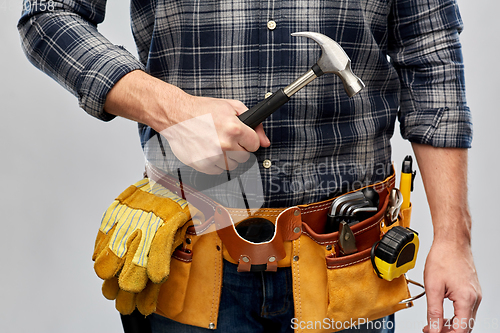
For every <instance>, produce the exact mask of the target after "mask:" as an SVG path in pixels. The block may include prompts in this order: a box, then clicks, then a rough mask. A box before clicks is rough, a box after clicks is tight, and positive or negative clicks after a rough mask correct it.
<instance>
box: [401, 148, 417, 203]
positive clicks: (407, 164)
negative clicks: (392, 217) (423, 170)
mask: <svg viewBox="0 0 500 333" xmlns="http://www.w3.org/2000/svg"><path fill="white" fill-rule="evenodd" d="M416 174H417V172H416V171H413V159H412V157H411V155H406V157H405V158H404V160H403V166H402V168H401V181H400V183H399V190H400V191H401V194H402V195H403V204H402V205H401V210H403V209H406V208H408V207H410V197H411V192H412V191H413V181H414V179H415V175H416Z"/></svg>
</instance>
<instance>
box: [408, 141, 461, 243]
mask: <svg viewBox="0 0 500 333" xmlns="http://www.w3.org/2000/svg"><path fill="white" fill-rule="evenodd" d="M413 150H414V152H415V155H416V158H417V162H418V166H419V169H420V173H421V175H422V180H423V183H424V187H425V191H426V194H427V200H428V202H429V208H430V211H431V216H432V221H433V226H434V239H435V240H440V241H452V242H456V243H458V244H460V245H470V238H471V235H470V229H471V217H470V213H469V207H468V200H467V149H462V148H435V147H432V146H429V145H422V144H415V143H414V144H413Z"/></svg>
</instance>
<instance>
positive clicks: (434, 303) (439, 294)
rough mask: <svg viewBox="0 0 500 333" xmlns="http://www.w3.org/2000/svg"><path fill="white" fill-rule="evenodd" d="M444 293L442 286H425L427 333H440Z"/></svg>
mask: <svg viewBox="0 0 500 333" xmlns="http://www.w3.org/2000/svg"><path fill="white" fill-rule="evenodd" d="M444 293H445V291H444V284H437V285H435V286H426V295H427V325H428V326H427V327H428V330H427V332H428V333H440V332H441V330H442V328H443V325H444V318H443V301H444ZM424 332H425V331H424Z"/></svg>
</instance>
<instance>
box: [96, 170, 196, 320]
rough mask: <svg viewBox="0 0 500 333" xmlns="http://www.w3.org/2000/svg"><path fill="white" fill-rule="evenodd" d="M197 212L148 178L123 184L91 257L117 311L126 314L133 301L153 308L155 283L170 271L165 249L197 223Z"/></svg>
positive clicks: (169, 251) (143, 307)
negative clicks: (125, 186)
mask: <svg viewBox="0 0 500 333" xmlns="http://www.w3.org/2000/svg"><path fill="white" fill-rule="evenodd" d="M191 213H193V219H191ZM200 218H202V215H201V213H199V212H198V211H197V210H196V209H195V208H194V207H188V202H187V201H185V200H184V199H182V198H180V197H178V196H177V195H175V194H174V193H172V192H171V191H169V190H167V189H166V188H164V187H163V186H161V185H159V184H157V183H154V182H150V181H149V180H148V179H144V180H141V181H139V182H137V183H135V184H134V185H132V186H130V187H129V188H127V189H126V190H125V191H124V192H123V193H122V194H120V195H119V196H118V198H117V199H116V200H115V201H114V202H113V203H112V204H111V206H109V208H108V209H107V210H106V212H105V213H104V215H103V218H102V221H101V226H100V228H99V231H98V234H97V238H96V242H95V247H94V254H93V256H92V260H94V261H95V264H94V270H95V272H96V274H97V275H98V276H99V277H100V278H101V279H103V280H104V283H103V289H102V292H103V295H104V296H105V297H106V298H108V299H115V300H116V302H115V304H116V308H117V310H118V311H119V312H120V313H122V314H130V313H131V312H132V311H133V310H134V309H135V307H136V306H137V308H138V309H139V311H140V312H141V313H142V314H144V315H149V314H150V313H152V312H153V311H154V310H155V308H156V300H157V297H158V292H159V290H160V286H161V284H162V283H163V282H164V281H165V280H166V279H167V278H168V275H169V273H170V259H171V255H172V253H173V251H174V250H175V249H176V247H178V246H179V245H180V244H182V242H183V239H184V238H185V234H186V230H187V227H188V226H189V225H192V224H193V220H194V221H196V224H198V223H200ZM188 222H189V223H188Z"/></svg>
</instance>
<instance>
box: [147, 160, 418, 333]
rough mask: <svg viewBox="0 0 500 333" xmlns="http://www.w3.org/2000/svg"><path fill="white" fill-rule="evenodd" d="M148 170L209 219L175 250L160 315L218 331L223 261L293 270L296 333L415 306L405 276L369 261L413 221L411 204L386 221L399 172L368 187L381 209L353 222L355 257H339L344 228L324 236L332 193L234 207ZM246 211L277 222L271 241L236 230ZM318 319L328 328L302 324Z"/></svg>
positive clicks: (358, 321)
mask: <svg viewBox="0 0 500 333" xmlns="http://www.w3.org/2000/svg"><path fill="white" fill-rule="evenodd" d="M148 175H149V177H150V178H151V179H153V180H154V181H156V182H158V183H160V184H161V185H163V186H165V187H166V188H167V189H169V190H171V191H172V192H174V193H177V195H179V196H182V197H186V196H187V197H188V198H189V199H188V201H189V202H190V203H191V204H193V205H194V206H195V207H196V208H197V209H198V210H200V211H201V212H203V214H204V215H205V218H206V219H205V222H204V223H202V224H200V225H197V226H191V227H190V228H189V229H188V231H187V239H186V240H185V241H184V243H183V245H182V246H181V247H179V248H178V249H177V250H176V251H175V252H174V255H173V260H172V263H171V274H170V277H169V279H168V280H167V281H166V282H165V283H164V285H163V286H162V289H161V291H160V295H159V299H158V306H157V311H156V312H157V313H158V314H160V315H163V316H166V317H168V318H171V319H173V320H176V321H179V322H181V323H185V324H190V325H195V326H200V327H205V328H212V329H214V328H216V327H217V313H218V304H219V300H220V290H221V284H222V260H223V259H225V260H228V261H230V262H233V263H235V264H237V265H238V270H239V271H242V272H245V271H252V270H267V271H275V270H277V267H291V269H292V276H293V294H294V306H295V318H294V320H296V323H297V326H296V327H294V328H296V331H297V332H332V331H338V330H342V329H346V328H348V327H351V326H353V325H358V324H361V323H363V322H362V321H368V320H374V319H378V318H381V317H384V316H386V315H389V314H392V313H394V312H396V311H399V310H401V309H404V308H407V307H410V306H412V303H411V299H410V293H409V290H408V283H409V282H408V280H406V277H405V276H404V275H402V276H400V277H399V278H397V279H394V280H393V281H390V282H389V281H386V280H382V279H380V278H378V277H377V275H376V274H375V273H374V271H373V267H372V265H371V261H370V251H371V247H372V245H373V244H374V243H375V242H377V241H378V240H380V239H381V236H383V234H385V232H387V231H388V230H389V229H390V228H392V227H393V226H396V225H401V226H404V227H408V226H409V222H410V215H411V206H410V207H409V208H408V209H406V210H404V211H402V212H400V214H399V216H398V219H397V221H396V222H394V223H392V224H391V225H389V223H387V222H386V220H385V219H386V214H385V212H386V209H387V206H388V201H389V195H388V194H389V192H390V191H391V189H392V188H393V187H394V183H395V176H394V174H393V175H392V176H390V177H388V178H387V179H385V180H384V181H382V182H379V183H377V184H374V185H372V186H370V187H372V188H373V189H374V190H375V191H376V192H377V193H378V195H379V207H378V212H377V213H376V214H375V215H373V216H371V217H369V218H367V219H365V220H363V221H360V222H359V223H357V224H354V225H353V226H352V227H351V230H352V234H353V235H354V237H355V240H356V246H357V252H356V253H354V254H350V255H343V254H342V251H341V247H340V242H339V232H333V233H325V224H326V220H327V217H326V213H327V211H328V209H329V208H330V206H331V203H332V200H333V199H334V198H332V199H329V200H325V201H322V202H317V203H313V204H308V205H298V206H293V207H289V208H283V209H268V208H265V209H258V210H254V211H249V210H246V209H231V208H225V207H222V206H220V205H218V204H217V203H215V202H214V201H213V200H211V199H209V198H207V197H206V196H204V195H203V194H200V193H197V192H196V191H194V190H192V189H190V188H187V187H185V186H182V184H179V183H176V181H175V180H173V179H171V178H168V177H165V176H164V174H161V173H159V172H158V171H157V170H155V169H154V167H152V166H149V169H148ZM186 194H188V195H186ZM249 216H251V218H264V219H266V220H268V221H271V222H272V223H273V224H274V226H275V228H274V234H273V235H272V238H271V239H270V240H268V241H265V242H261V243H254V242H251V241H248V240H246V239H244V238H242V237H241V236H240V235H239V234H238V232H237V230H236V227H237V226H238V225H239V224H240V223H244V222H245V220H247V219H248V218H249ZM318 321H319V322H323V323H324V325H320V326H321V327H314V328H311V327H309V326H308V325H306V324H304V325H301V323H310V322H313V323H314V322H318ZM339 323H340V324H339Z"/></svg>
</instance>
